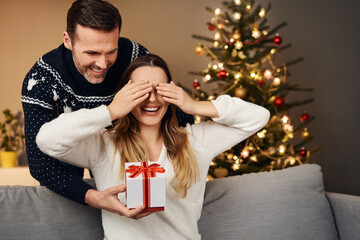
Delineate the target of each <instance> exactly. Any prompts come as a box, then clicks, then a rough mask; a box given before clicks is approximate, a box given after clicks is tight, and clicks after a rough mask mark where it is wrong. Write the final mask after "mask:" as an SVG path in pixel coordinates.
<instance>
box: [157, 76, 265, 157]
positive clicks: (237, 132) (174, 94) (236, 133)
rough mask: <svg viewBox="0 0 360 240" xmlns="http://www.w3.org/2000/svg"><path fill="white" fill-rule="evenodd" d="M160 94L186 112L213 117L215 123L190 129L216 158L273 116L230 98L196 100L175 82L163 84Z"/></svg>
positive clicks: (190, 127)
mask: <svg viewBox="0 0 360 240" xmlns="http://www.w3.org/2000/svg"><path fill="white" fill-rule="evenodd" d="M157 90H158V93H159V94H160V95H162V96H163V97H164V100H166V101H167V102H169V103H173V104H176V105H177V106H179V107H180V108H181V109H182V110H183V111H184V112H186V113H189V114H199V115H201V116H207V117H211V118H212V119H213V121H214V122H202V123H201V124H194V125H191V126H188V131H190V132H191V133H192V134H191V135H192V136H194V137H195V140H196V141H197V142H198V143H199V144H201V145H202V146H204V147H205V148H207V149H208V152H209V155H211V156H212V157H215V156H216V155H218V154H220V153H221V152H223V151H225V150H227V149H228V148H230V147H232V146H234V145H236V144H237V143H239V142H241V141H243V140H244V139H246V138H248V137H249V136H250V135H251V134H253V133H255V132H257V131H259V130H260V129H261V128H262V127H264V126H265V125H266V123H267V122H268V120H269V117H270V113H269V111H268V110H267V109H265V108H263V107H261V106H259V105H256V104H253V103H250V102H246V101H243V100H242V99H240V98H236V97H230V96H228V95H222V96H219V97H218V98H217V99H216V100H212V101H195V100H193V99H192V98H191V97H190V96H188V95H187V94H186V93H185V91H184V90H183V89H182V88H180V87H177V86H175V84H174V83H170V84H160V86H158V87H157Z"/></svg>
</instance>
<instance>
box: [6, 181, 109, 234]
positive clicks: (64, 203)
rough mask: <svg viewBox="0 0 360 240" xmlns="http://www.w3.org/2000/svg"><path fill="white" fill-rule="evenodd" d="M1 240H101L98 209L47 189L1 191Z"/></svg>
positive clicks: (11, 187)
mask: <svg viewBox="0 0 360 240" xmlns="http://www.w3.org/2000/svg"><path fill="white" fill-rule="evenodd" d="M0 209H1V211H0V239H7V240H12V239H14V240H15V239H16V240H17V239H27V240H32V239H33V240H39V239H55V240H56V239H76V240H80V239H84V240H91V239H94V240H99V239H103V236H104V235H103V234H104V233H103V229H102V225H101V216H100V210H97V209H95V208H92V207H90V206H83V205H80V204H79V203H75V202H73V201H70V200H68V199H65V198H63V197H60V196H58V195H56V194H55V193H53V192H51V191H50V190H48V189H47V188H46V187H41V186H38V187H28V186H2V187H1V188H0Z"/></svg>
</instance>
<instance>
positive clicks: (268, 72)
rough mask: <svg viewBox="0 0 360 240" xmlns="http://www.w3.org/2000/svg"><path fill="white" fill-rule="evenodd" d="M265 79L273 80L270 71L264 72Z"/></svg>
mask: <svg viewBox="0 0 360 240" xmlns="http://www.w3.org/2000/svg"><path fill="white" fill-rule="evenodd" d="M264 77H265V78H266V79H267V80H270V79H271V78H272V73H271V71H270V70H269V69H266V70H265V72H264Z"/></svg>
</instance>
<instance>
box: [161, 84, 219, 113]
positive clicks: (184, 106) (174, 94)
mask: <svg viewBox="0 0 360 240" xmlns="http://www.w3.org/2000/svg"><path fill="white" fill-rule="evenodd" d="M156 91H157V93H158V94H159V95H161V96H162V97H163V99H164V100H165V101H166V102H168V103H172V104H175V105H176V106H178V107H179V108H180V109H181V110H182V111H183V112H185V113H187V114H192V115H195V114H198V115H201V116H204V117H212V118H218V117H219V113H218V111H217V110H216V108H215V106H214V104H213V103H212V102H210V101H195V100H194V99H192V98H191V97H190V96H189V95H188V94H187V93H186V92H185V91H184V90H183V89H182V88H181V87H178V86H176V85H175V83H174V82H173V81H171V82H170V83H159V86H157V87H156Z"/></svg>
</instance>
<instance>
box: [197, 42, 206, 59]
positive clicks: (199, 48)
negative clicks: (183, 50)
mask: <svg viewBox="0 0 360 240" xmlns="http://www.w3.org/2000/svg"><path fill="white" fill-rule="evenodd" d="M195 53H196V55H198V56H201V55H203V54H204V53H205V48H204V47H203V45H202V44H198V45H197V46H196V47H195Z"/></svg>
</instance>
